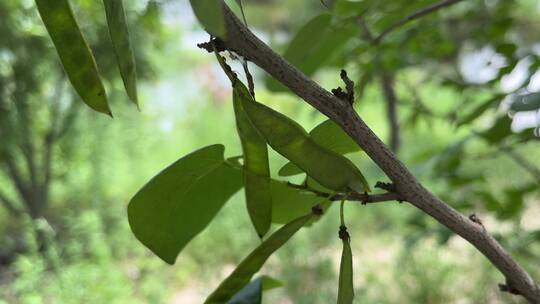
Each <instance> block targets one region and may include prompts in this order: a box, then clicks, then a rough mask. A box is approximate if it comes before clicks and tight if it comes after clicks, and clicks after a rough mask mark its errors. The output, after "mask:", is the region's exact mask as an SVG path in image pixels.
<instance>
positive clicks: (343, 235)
mask: <svg viewBox="0 0 540 304" xmlns="http://www.w3.org/2000/svg"><path fill="white" fill-rule="evenodd" d="M338 236H339V238H340V239H342V240H344V241H349V240H350V239H351V236H350V235H349V232H348V231H347V226H345V225H341V226H339V232H338Z"/></svg>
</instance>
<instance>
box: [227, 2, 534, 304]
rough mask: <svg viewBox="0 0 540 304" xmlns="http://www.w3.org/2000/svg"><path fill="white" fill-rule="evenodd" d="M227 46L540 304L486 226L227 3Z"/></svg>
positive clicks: (526, 278)
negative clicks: (336, 130) (340, 133)
mask: <svg viewBox="0 0 540 304" xmlns="http://www.w3.org/2000/svg"><path fill="white" fill-rule="evenodd" d="M224 15H225V21H226V27H227V37H228V38H227V39H226V40H225V41H224V45H225V47H226V48H227V49H229V50H232V51H235V52H237V53H238V54H240V55H242V56H244V57H245V58H246V59H248V60H250V61H252V62H254V63H255V64H256V65H258V66H259V67H261V68H262V69H263V70H265V71H266V72H268V73H269V74H270V75H272V76H273V77H274V78H276V79H277V80H278V81H280V82H281V83H283V84H284V85H285V86H287V87H288V88H289V89H290V90H291V91H293V92H294V93H296V94H297V95H298V96H300V97H301V98H302V99H303V100H305V101H306V102H307V103H309V104H310V105H312V106H313V107H314V108H316V109H317V110H318V111H320V112H321V113H323V114H324V115H326V116H328V117H329V118H330V119H332V120H333V121H334V122H336V123H337V124H338V125H339V126H341V127H342V128H343V130H344V131H345V132H346V133H347V134H349V136H351V138H352V139H353V140H354V141H355V142H356V143H357V144H358V145H359V146H360V147H361V148H362V149H363V150H364V151H365V152H366V153H367V154H368V156H369V157H370V158H371V159H372V160H373V161H374V162H375V163H376V164H377V165H378V166H379V167H380V168H381V169H382V170H383V171H384V172H385V173H386V174H387V175H388V177H389V178H390V179H391V180H392V182H393V183H394V185H395V187H396V191H397V193H398V194H399V195H400V196H401V197H403V198H404V200H406V201H408V202H410V203H411V204H413V205H414V206H416V207H418V208H419V209H421V210H423V211H424V212H425V213H427V214H429V215H431V216H432V217H433V218H435V219H436V220H437V221H439V222H440V223H441V224H443V225H445V226H446V227H448V228H449V229H450V230H452V231H454V232H455V233H457V234H458V235H460V236H462V237H463V238H465V239H466V240H468V241H469V242H470V243H471V244H472V245H474V246H475V247H476V248H477V249H478V250H479V251H480V252H482V253H483V254H484V255H485V256H486V257H487V258H488V259H489V260H490V261H491V262H492V263H493V265H495V266H496V267H497V268H498V269H499V270H500V271H501V272H502V273H503V274H504V276H505V277H506V279H507V281H508V283H509V284H511V285H512V286H513V287H514V288H515V289H516V290H518V291H519V293H520V294H521V295H523V296H524V297H525V298H527V299H528V300H529V302H531V303H540V287H539V286H538V285H537V284H536V282H535V281H534V280H533V279H532V278H531V276H530V275H529V274H528V273H527V272H526V271H525V270H524V269H523V268H522V267H521V266H520V265H519V264H518V263H517V262H516V261H515V260H514V259H513V258H512V257H511V256H510V255H509V254H508V253H507V252H506V251H505V250H504V248H502V246H501V245H500V244H499V243H498V242H497V241H496V240H495V239H494V238H493V237H492V236H491V235H489V234H488V233H487V232H486V231H485V230H484V229H482V228H481V227H479V225H477V224H476V223H474V222H472V221H471V220H469V219H468V218H467V217H466V216H464V215H462V214H461V213H459V212H457V211H456V210H455V209H453V208H452V207H450V206H449V205H447V204H445V203H444V202H442V201H441V200H440V199H439V198H437V197H436V196H435V195H434V194H432V193H431V192H429V191H428V190H427V189H426V188H424V187H423V186H422V185H421V184H420V183H419V182H418V181H417V180H416V178H415V177H414V176H413V175H412V173H411V172H410V171H409V170H408V169H407V168H406V167H405V165H403V163H401V161H400V160H399V159H397V158H396V156H395V155H394V154H393V153H392V151H390V149H388V148H387V147H386V146H385V145H384V143H383V142H382V141H381V140H380V139H379V138H378V137H377V135H375V133H373V131H372V130H371V129H370V128H369V127H368V126H367V125H366V124H365V122H364V121H363V120H362V119H361V118H360V117H359V116H358V114H357V113H356V112H355V111H354V109H353V108H352V106H351V105H350V104H348V103H347V102H346V101H343V100H341V99H339V98H337V97H335V96H334V95H332V94H331V93H330V92H328V91H326V90H325V89H323V88H322V87H321V86H319V85H318V84H317V83H315V82H314V81H312V80H311V79H309V78H308V77H307V76H306V75H304V74H303V73H302V72H300V71H299V70H298V69H297V68H295V67H294V66H292V65H291V64H290V63H288V62H287V61H286V60H285V59H283V58H282V57H281V56H279V55H278V54H276V53H275V52H274V51H273V50H272V49H270V47H268V46H267V45H266V44H265V43H264V42H262V41H261V40H260V39H259V38H257V37H256V36H255V35H254V34H253V33H251V32H250V31H249V30H248V29H247V28H246V27H245V26H243V25H242V23H241V22H240V20H238V18H237V17H236V16H235V15H234V14H233V13H232V11H231V10H230V9H229V8H228V7H226V6H225V10H224Z"/></svg>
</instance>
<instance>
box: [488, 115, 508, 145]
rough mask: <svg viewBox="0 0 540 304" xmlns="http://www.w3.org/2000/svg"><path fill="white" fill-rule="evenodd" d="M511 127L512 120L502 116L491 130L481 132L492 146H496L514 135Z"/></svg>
mask: <svg viewBox="0 0 540 304" xmlns="http://www.w3.org/2000/svg"><path fill="white" fill-rule="evenodd" d="M511 125H512V119H510V118H508V117H507V116H501V117H500V118H499V119H497V121H495V123H494V124H493V126H491V128H489V129H487V130H485V131H483V132H481V133H480V136H481V137H482V138H483V139H485V140H486V141H488V142H489V143H490V144H496V143H498V142H500V141H502V140H503V139H505V138H506V137H508V136H509V135H511V134H512V130H511V129H510V126H511Z"/></svg>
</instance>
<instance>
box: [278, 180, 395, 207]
mask: <svg viewBox="0 0 540 304" xmlns="http://www.w3.org/2000/svg"><path fill="white" fill-rule="evenodd" d="M285 184H286V185H287V186H289V187H291V188H295V189H300V190H304V191H308V192H311V193H313V194H315V195H317V196H320V197H326V198H328V199H329V200H331V201H343V200H345V201H352V202H354V201H356V202H361V203H362V204H363V205H367V204H374V203H383V202H390V201H397V202H403V199H401V198H400V196H399V194H397V193H394V192H387V193H381V194H367V193H356V192H351V193H338V194H331V193H327V192H323V191H318V190H315V189H312V188H309V187H307V186H306V185H298V184H293V183H290V182H287V183H285Z"/></svg>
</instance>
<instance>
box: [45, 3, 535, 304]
mask: <svg viewBox="0 0 540 304" xmlns="http://www.w3.org/2000/svg"><path fill="white" fill-rule="evenodd" d="M36 3H37V5H38V8H39V11H40V14H41V16H42V19H43V21H44V23H45V25H46V27H47V29H48V31H49V34H50V36H51V38H52V40H53V42H54V44H55V46H56V48H57V50H58V53H59V55H60V58H61V60H62V63H63V65H64V68H65V70H66V73H67V75H68V77H69V79H70V81H71V83H72V85H73V86H74V88H75V89H76V90H77V92H78V93H79V95H80V96H81V98H82V99H83V101H85V102H86V103H87V104H88V105H89V106H91V107H92V108H93V109H95V110H97V111H100V112H103V113H107V114H110V110H109V106H108V103H107V99H106V96H105V92H104V89H103V85H102V84H101V80H100V76H99V73H98V71H97V68H96V64H95V60H94V58H93V55H92V51H91V50H90V48H89V47H88V46H87V44H86V42H85V40H84V37H83V35H82V34H81V31H80V30H79V28H78V25H77V22H76V21H75V18H74V17H73V13H72V12H71V8H70V6H69V3H68V1H67V0H66V1H59V2H57V3H56V4H55V5H47V4H46V3H45V1H40V0H37V1H36ZM104 3H105V10H106V13H107V18H108V23H109V31H110V36H111V38H112V41H113V48H114V50H115V53H116V55H117V56H116V57H117V62H118V65H119V67H120V72H121V75H122V78H123V80H124V85H125V88H126V91H127V93H128V95H129V96H130V98H131V99H132V100H133V101H134V102H135V103H137V97H136V89H135V87H136V85H135V78H136V73H135V65H134V60H133V52H132V50H131V47H130V43H129V36H128V31H127V26H126V20H125V14H124V12H123V7H122V5H121V2H113V1H104ZM119 3H120V4H119ZM190 3H191V5H192V8H193V10H194V13H195V16H196V17H197V18H198V20H199V21H200V23H201V24H202V25H203V27H204V28H205V29H206V30H207V31H208V32H209V33H210V34H211V35H213V36H215V37H218V38H222V39H225V38H226V37H227V32H226V26H225V20H224V17H223V9H224V7H223V5H224V4H223V2H222V1H218V0H191V1H190ZM237 3H238V4H240V7H241V5H242V2H241V1H237ZM430 4H431V2H430V1H415V2H414V3H412V4H403V3H397V2H395V1H375V0H366V1H360V2H358V1H346V0H338V1H335V3H334V5H333V7H332V8H331V9H329V10H328V11H326V12H324V13H322V14H320V15H319V16H316V17H314V18H313V19H312V20H310V21H309V22H307V23H306V24H305V25H304V26H303V27H302V28H301V29H300V30H299V31H298V33H297V34H296V35H295V36H294V38H293V39H292V40H291V41H290V43H289V44H288V47H287V49H286V50H285V52H284V54H283V56H284V57H285V58H286V59H287V60H288V61H289V62H291V63H292V64H294V65H295V66H296V67H298V68H299V69H300V70H301V71H302V72H304V73H305V74H307V75H314V73H316V72H317V70H319V69H321V68H323V67H332V66H335V65H339V66H343V65H346V64H349V65H351V64H354V65H355V66H356V67H357V68H358V69H359V70H360V71H361V75H359V78H360V81H359V82H358V83H359V84H360V86H365V85H366V84H367V83H369V82H372V81H373V80H375V79H382V80H381V81H383V82H385V81H386V80H387V79H388V75H389V74H390V75H395V74H397V73H400V72H403V71H407V70H408V69H414V68H415V67H418V66H423V67H425V66H430V63H431V62H433V61H437V62H441V63H443V64H440V65H437V66H436V68H437V69H441V67H443V68H446V70H445V73H439V75H441V74H442V75H444V76H443V77H442V79H441V80H440V83H441V84H442V85H448V86H451V87H453V88H458V90H459V89H461V90H465V89H466V88H468V87H470V84H469V83H467V81H466V80H464V79H463V77H462V75H460V74H459V73H454V72H452V69H451V67H452V65H454V64H455V63H456V62H457V59H458V57H459V51H460V50H459V49H458V48H457V45H459V43H457V42H458V41H459V42H461V41H462V40H464V38H463V37H476V40H475V41H476V42H477V43H482V39H486V40H487V41H488V42H490V43H493V44H494V46H495V50H496V52H498V53H499V54H502V55H504V56H505V57H506V58H507V60H508V62H509V64H508V65H506V66H505V67H504V68H501V69H499V71H498V75H497V76H496V77H494V78H493V79H492V80H489V81H487V82H485V83H483V84H482V85H484V86H486V87H488V88H489V89H493V87H494V86H495V84H497V83H498V82H499V81H500V80H501V78H502V77H503V76H504V75H507V74H508V73H509V72H511V71H512V70H513V68H514V67H515V66H516V65H517V63H518V62H519V61H520V60H521V59H523V58H524V56H523V55H522V54H525V56H531V57H533V58H534V63H533V64H531V66H530V70H531V71H534V70H535V69H536V68H537V66H538V62H540V61H539V60H538V56H537V55H535V54H533V53H532V51H531V50H530V48H529V49H527V48H525V47H524V48H522V50H521V52H518V47H517V45H516V42H509V41H507V40H506V39H507V38H506V37H507V36H508V35H506V34H507V33H508V32H509V31H510V29H511V27H510V25H511V23H512V18H511V16H510V15H509V13H508V11H510V10H511V7H512V3H511V1H498V2H497V3H495V4H494V5H491V6H488V4H481V5H474V6H473V5H468V6H467V5H464V8H462V11H458V10H455V11H452V12H451V13H450V14H449V15H448V16H445V17H444V18H433V16H432V17H427V18H424V19H422V20H421V21H418V23H420V24H419V25H417V26H414V27H407V28H406V30H403V31H400V33H399V35H398V34H394V33H390V31H389V30H388V29H392V28H393V26H394V24H395V22H396V20H400V18H406V17H407V16H408V14H410V13H412V12H414V11H416V10H418V9H422V8H424V7H426V6H428V5H430ZM456 16H480V17H482V18H491V17H492V18H491V19H490V20H491V26H488V27H486V26H484V25H483V24H480V25H479V24H475V21H474V20H475V18H469V19H470V20H471V21H470V22H464V23H460V26H463V28H459V27H458V28H457V29H456V27H455V26H454V23H455V20H454V18H455V17H456ZM482 18H481V19H482ZM436 23H442V24H437V26H433V25H434V24H436ZM465 23H470V24H465ZM420 28H421V29H426V28H428V29H429V30H428V31H425V32H424V31H422V35H419V29H420ZM373 30H374V31H377V32H378V33H381V34H379V35H374V34H373V32H372V31H373ZM389 36H391V38H392V39H387V37H389ZM479 37H482V38H479ZM68 41H69V44H68ZM484 42H485V41H484ZM523 49H525V50H523ZM216 55H217V58H218V61H219V62H220V64H221V66H222V67H223V69H224V71H225V73H226V74H227V76H228V77H229V79H230V80H231V83H232V87H233V105H234V111H235V115H236V124H237V129H238V134H239V137H240V142H241V144H242V151H243V155H242V156H237V157H233V158H227V159H226V158H225V157H224V147H223V146H221V145H213V146H208V147H205V148H202V149H200V150H197V151H195V152H193V153H191V154H189V155H187V156H185V157H183V158H181V159H179V160H178V161H177V162H175V163H174V164H172V165H170V166H169V167H167V168H166V169H164V170H163V171H162V172H161V173H159V174H158V175H156V176H155V177H154V178H153V179H152V180H151V181H150V182H148V184H147V185H145V186H144V187H143V188H142V189H141V190H140V191H139V192H138V193H137V194H136V195H135V196H134V198H133V199H132V200H131V202H130V204H129V207H128V216H129V221H130V225H131V227H132V230H133V232H134V234H135V235H136V236H137V238H138V239H139V240H141V242H142V243H143V244H145V245H146V246H147V247H148V248H150V249H151V250H152V251H153V252H154V253H155V254H156V255H158V256H159V257H160V258H162V259H163V260H164V261H166V262H167V263H170V264H172V263H174V261H175V260H176V258H177V256H178V254H179V253H180V252H181V251H182V249H183V248H184V247H185V246H186V245H187V243H188V242H189V241H191V240H192V239H193V238H194V237H195V236H196V235H198V234H199V233H200V232H201V231H202V230H203V229H204V228H205V227H206V226H207V225H208V224H209V223H210V222H211V221H212V220H213V219H214V217H215V216H216V215H217V213H218V212H219V210H220V209H221V208H222V207H223V205H224V204H225V203H226V202H227V200H228V199H229V198H230V197H231V196H232V195H233V194H234V193H235V192H237V191H238V190H239V189H240V188H242V187H244V189H245V196H246V205H247V210H248V214H249V216H250V218H251V221H252V223H253V226H254V229H255V231H256V232H257V234H258V235H259V237H260V238H261V240H262V243H261V244H260V245H259V246H258V247H257V248H256V249H254V250H253V251H252V252H251V253H250V254H249V255H248V256H247V257H246V258H245V259H244V260H243V261H242V262H241V263H240V264H239V265H238V267H237V268H236V270H235V271H234V272H233V273H232V274H231V275H230V276H229V277H228V278H226V279H225V281H224V282H223V283H222V284H221V285H220V286H219V287H218V288H217V289H216V290H215V291H214V293H212V294H211V295H210V297H209V298H208V299H207V301H206V302H207V303H224V302H227V301H229V302H230V303H236V302H241V301H247V300H246V299H251V298H253V299H255V300H250V301H252V302H253V303H258V302H260V298H261V296H260V295H261V293H262V290H264V283H263V280H262V279H257V280H254V281H252V282H251V283H250V280H251V278H252V277H253V276H254V275H255V274H256V273H257V272H258V271H259V270H260V269H261V267H262V266H263V264H264V262H265V261H266V260H267V259H268V257H269V256H270V255H271V254H272V253H274V252H275V251H276V250H277V249H279V248H280V247H281V246H282V245H283V244H284V243H285V242H287V241H288V240H289V239H290V238H291V237H292V236H293V235H294V234H295V233H296V232H297V231H298V230H299V229H300V228H302V227H303V226H305V225H307V224H309V223H311V222H313V221H314V220H316V219H317V218H318V217H319V216H320V214H321V212H322V211H323V210H324V209H325V208H327V207H328V205H329V203H328V202H327V201H328V200H329V199H331V198H332V197H333V195H334V194H340V195H341V197H344V198H347V195H349V194H350V193H364V192H369V191H370V189H369V186H368V183H367V181H366V179H365V178H364V176H363V175H362V173H361V172H360V170H359V169H358V168H357V167H356V166H355V165H354V164H353V163H352V162H351V161H350V160H349V159H347V158H346V157H345V156H343V154H345V153H348V152H351V151H354V150H357V149H358V147H357V146H356V145H355V144H354V143H352V141H351V140H350V138H349V137H348V136H347V135H346V134H344V133H343V132H342V131H341V130H340V129H339V128H338V127H337V126H335V125H334V124H333V123H332V122H329V121H327V122H324V123H323V124H321V125H319V126H317V127H316V128H315V129H314V130H312V131H311V132H310V133H309V134H308V133H307V132H306V131H305V130H304V129H303V128H302V127H301V126H300V125H298V124H297V123H296V122H294V121H293V120H291V119H290V118H288V117H286V116H284V115H283V114H281V113H279V112H277V111H275V110H273V109H271V108H269V107H267V106H265V105H263V104H261V103H259V102H257V101H256V100H255V99H254V96H253V94H251V93H250V91H249V90H248V89H247V88H246V86H245V85H244V84H242V83H241V82H240V81H239V80H238V79H237V77H236V75H235V74H234V73H233V72H232V71H231V70H230V68H229V67H228V66H227V65H226V63H225V61H224V59H223V58H222V57H221V55H219V54H217V52H216ZM518 55H519V56H518ZM444 63H447V64H446V65H445V64H444ZM530 76H532V73H531V74H530V75H529V80H530ZM266 84H267V88H268V89H269V90H271V91H274V92H280V91H286V90H285V88H284V87H283V86H281V85H280V84H279V83H277V82H276V81H275V80H274V79H270V78H268V79H267V80H266ZM523 86H524V85H522V88H523ZM387 88H388V87H387ZM360 89H361V87H360ZM390 89H392V88H391V87H390ZM505 95H506V94H503V93H499V94H496V95H495V96H494V97H491V98H489V99H488V100H487V101H485V102H483V103H481V104H480V105H477V106H475V107H473V108H472V110H471V111H470V112H469V113H466V114H465V115H462V114H461V113H458V110H454V111H453V112H451V113H446V114H444V115H440V116H442V118H443V119H445V120H447V121H450V122H452V123H455V124H456V125H457V126H458V127H459V126H464V125H469V126H471V125H472V124H473V123H474V122H475V121H476V120H477V119H478V118H479V117H481V116H482V115H483V114H484V113H485V112H486V111H487V110H488V109H490V108H493V107H494V106H496V105H497V104H498V103H499V102H500V100H501V97H503V96H505ZM512 96H513V98H514V99H515V100H514V101H513V102H512V105H511V106H510V109H511V110H512V111H515V112H517V111H534V110H538V109H539V108H540V97H539V96H540V95H538V93H523V92H519V94H517V95H512ZM416 97H417V96H416ZM409 106H412V108H413V110H412V111H411V115H410V117H409V119H408V121H409V122H411V123H412V124H414V123H416V122H417V121H418V120H419V119H425V120H431V119H440V118H441V117H439V116H438V115H435V114H433V113H434V111H432V110H431V109H430V108H429V107H428V106H426V105H425V104H423V102H422V101H421V100H419V98H415V99H414V101H413V102H411V105H409ZM459 110H461V108H460V109H459ZM459 112H461V111H459ZM510 123H511V119H510V118H509V117H506V116H501V117H500V118H498V119H497V120H496V121H495V122H494V123H493V125H492V126H491V127H489V128H487V129H483V130H480V131H477V132H475V133H474V134H473V135H472V136H471V137H469V138H468V139H467V140H464V141H462V142H460V143H459V144H457V145H455V146H453V147H452V150H451V151H449V152H448V153H446V154H445V153H443V154H441V155H440V156H439V158H438V160H437V162H436V165H437V166H438V167H437V168H436V169H435V171H437V172H445V173H448V174H445V175H444V176H441V178H444V179H446V180H447V181H448V182H450V183H452V185H453V186H454V187H456V188H457V187H459V186H461V185H469V184H471V183H472V182H473V181H475V182H476V181H478V180H481V179H478V178H476V177H471V176H466V175H460V172H459V170H457V168H458V167H459V165H460V163H461V162H462V161H463V158H462V157H461V156H463V151H464V147H465V145H466V144H468V143H469V142H470V140H469V139H471V138H472V139H481V140H483V141H485V142H486V143H487V144H489V145H490V146H493V147H502V146H505V147H506V146H512V145H515V144H517V143H523V142H528V141H532V140H535V137H534V136H533V135H532V134H531V133H530V132H522V133H519V134H514V133H512V132H511V129H510ZM268 146H270V147H271V148H272V149H273V150H275V151H276V152H278V153H279V154H281V155H282V156H284V157H285V158H287V159H288V160H289V161H290V163H289V164H287V165H286V166H285V167H283V168H282V169H281V170H280V172H279V173H280V175H282V176H291V175H296V174H299V173H306V174H307V178H306V185H307V186H306V187H311V186H310V184H311V185H316V186H315V187H316V188H317V189H319V190H322V191H320V192H313V191H311V192H310V191H306V190H303V189H298V188H291V187H288V186H287V184H285V183H283V182H282V181H279V180H275V179H272V178H271V174H270V170H269V167H270V166H269V163H268V150H267V149H268ZM445 155H446V156H447V157H445ZM535 189H536V188H535V186H528V185H527V186H525V187H522V189H520V190H515V189H514V190H511V189H509V190H508V191H506V192H505V193H506V196H507V197H508V199H509V200H511V201H515V200H519V199H521V198H522V197H523V196H524V195H525V194H526V193H528V192H531V191H534V190H535ZM317 193H326V194H327V195H326V196H325V197H324V202H322V203H321V202H320V201H321V198H318V194H317ZM475 194H476V195H477V196H478V197H481V198H482V199H483V200H484V201H485V202H486V204H487V206H486V207H487V209H488V210H493V211H496V212H503V214H507V215H508V216H515V215H516V214H517V213H519V210H520V208H516V207H515V206H514V205H512V206H508V208H506V207H505V204H504V203H501V202H500V201H499V200H498V199H496V198H494V197H493V196H490V195H489V192H486V191H478V188H477V189H476V192H475ZM319 196H320V195H319ZM323 196H324V195H323ZM271 223H286V224H285V225H284V226H283V227H281V228H280V229H279V230H277V231H276V232H274V233H272V234H271V235H270V236H268V237H266V238H265V236H266V235H267V233H268V232H269V230H270V228H271ZM342 239H343V240H344V249H343V250H344V251H343V256H342V267H341V274H340V284H339V287H340V289H339V290H340V292H339V297H338V303H351V302H352V295H353V292H352V289H353V287H352V259H351V255H352V253H351V250H350V245H349V240H348V236H347V237H342ZM235 301H236V302H235Z"/></svg>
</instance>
